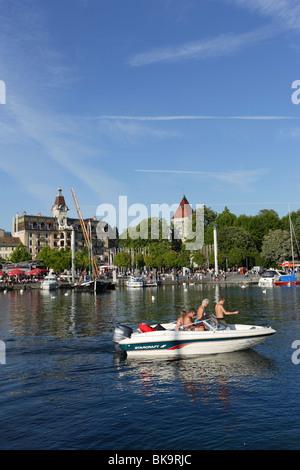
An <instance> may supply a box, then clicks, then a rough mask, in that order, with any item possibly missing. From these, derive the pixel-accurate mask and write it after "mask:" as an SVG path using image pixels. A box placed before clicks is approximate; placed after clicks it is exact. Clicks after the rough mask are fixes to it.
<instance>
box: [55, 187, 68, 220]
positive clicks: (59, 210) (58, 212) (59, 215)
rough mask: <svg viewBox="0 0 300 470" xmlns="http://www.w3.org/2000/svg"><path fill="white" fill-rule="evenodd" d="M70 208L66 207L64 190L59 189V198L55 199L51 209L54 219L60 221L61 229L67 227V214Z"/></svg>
mask: <svg viewBox="0 0 300 470" xmlns="http://www.w3.org/2000/svg"><path fill="white" fill-rule="evenodd" d="M68 210H69V208H68V207H67V205H66V202H65V198H64V196H63V195H62V189H61V188H58V190H57V196H56V198H55V202H54V204H53V206H52V208H51V211H52V213H53V217H55V218H56V219H57V221H58V224H59V226H60V227H61V228H63V227H65V228H66V227H67V225H68V224H67V213H68Z"/></svg>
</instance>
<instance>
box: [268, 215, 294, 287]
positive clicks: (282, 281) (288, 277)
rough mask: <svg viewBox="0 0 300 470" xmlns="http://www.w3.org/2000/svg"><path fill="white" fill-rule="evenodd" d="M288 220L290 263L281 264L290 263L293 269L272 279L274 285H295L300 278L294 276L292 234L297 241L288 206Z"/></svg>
mask: <svg viewBox="0 0 300 470" xmlns="http://www.w3.org/2000/svg"><path fill="white" fill-rule="evenodd" d="M289 220H290V232H291V247H292V263H287V262H286V263H283V264H282V266H285V265H287V264H289V265H291V266H292V267H293V271H292V273H291V274H284V275H282V276H280V277H279V279H278V280H276V281H274V285H275V286H295V285H299V284H300V280H299V279H297V278H296V275H295V260H294V244H293V235H294V237H295V241H296V243H297V239H296V234H295V230H294V226H293V224H292V220H291V214H290V208H289ZM297 248H298V244H297ZM298 251H299V248H298Z"/></svg>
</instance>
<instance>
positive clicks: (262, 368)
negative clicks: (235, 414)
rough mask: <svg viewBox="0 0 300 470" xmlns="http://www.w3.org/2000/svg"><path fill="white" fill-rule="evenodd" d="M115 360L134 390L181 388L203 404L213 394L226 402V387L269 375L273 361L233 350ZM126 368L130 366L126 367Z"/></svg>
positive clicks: (154, 393)
mask: <svg viewBox="0 0 300 470" xmlns="http://www.w3.org/2000/svg"><path fill="white" fill-rule="evenodd" d="M114 362H115V364H116V365H117V366H121V368H120V371H121V373H123V372H124V370H125V369H126V374H127V375H128V376H131V380H132V384H133V391H134V393H139V394H142V395H144V396H146V397H147V398H151V397H155V396H157V395H158V392H159V393H160V394H161V393H163V391H165V392H166V393H170V386H172V385H173V386H174V385H175V386H176V388H179V387H180V386H181V387H182V391H183V392H184V394H185V396H186V398H187V399H188V400H189V401H191V402H193V401H197V400H200V401H202V402H203V403H205V402H206V401H207V400H208V399H209V398H210V397H211V395H212V394H214V395H216V396H218V397H219V399H220V400H221V402H220V403H227V404H228V397H229V390H230V389H231V388H232V387H233V385H234V386H235V387H241V388H243V387H244V386H245V384H246V383H247V382H248V379H249V378H251V380H253V379H254V380H256V379H261V378H266V377H272V375H273V373H274V366H273V363H272V360H271V359H269V358H266V357H265V356H263V355H261V354H259V353H257V352H256V351H254V350H248V351H240V352H235V353H227V354H219V355H210V356H198V357H187V358H181V359H168V360H165V359H164V360H162V359H159V358H157V359H156V358H151V359H148V360H147V359H143V360H141V359H139V360H138V359H133V358H130V360H129V359H127V358H126V357H125V356H122V355H120V354H117V353H116V354H115V357H114ZM127 367H129V369H127Z"/></svg>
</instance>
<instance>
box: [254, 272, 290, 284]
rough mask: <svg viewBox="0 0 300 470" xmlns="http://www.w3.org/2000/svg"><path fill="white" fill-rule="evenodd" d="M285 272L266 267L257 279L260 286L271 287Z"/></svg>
mask: <svg viewBox="0 0 300 470" xmlns="http://www.w3.org/2000/svg"><path fill="white" fill-rule="evenodd" d="M284 274H285V273H284V272H283V271H279V270H278V269H267V270H266V271H264V272H263V273H262V275H261V277H260V279H259V281H258V285H259V286H260V287H273V285H274V283H275V282H277V281H279V280H280V277H281V276H283V275H284Z"/></svg>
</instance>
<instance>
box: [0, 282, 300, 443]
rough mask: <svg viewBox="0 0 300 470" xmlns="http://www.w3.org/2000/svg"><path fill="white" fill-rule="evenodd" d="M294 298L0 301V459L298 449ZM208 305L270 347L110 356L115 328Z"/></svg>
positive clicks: (250, 293)
mask: <svg viewBox="0 0 300 470" xmlns="http://www.w3.org/2000/svg"><path fill="white" fill-rule="evenodd" d="M299 292H300V288H299V287H278V288H277V287H276V288H273V289H268V290H267V292H266V293H265V294H264V293H263V292H262V289H260V288H258V287H256V286H252V287H247V288H246V289H241V288H240V287H238V286H226V287H219V286H217V287H213V286H206V287H205V286H194V287H190V288H189V289H188V291H187V292H185V291H184V290H183V289H182V287H161V288H159V289H158V290H153V289H151V288H149V289H144V290H126V289H117V290H116V291H112V292H109V293H107V294H105V295H101V296H96V297H94V296H93V295H91V294H86V293H80V294H76V293H75V292H72V291H70V292H68V295H65V294H64V292H57V293H55V294H52V293H50V294H49V293H43V292H40V291H25V292H24V294H23V295H22V294H20V293H18V292H8V293H7V294H3V293H0V332H1V335H0V339H1V340H2V341H4V343H5V346H6V364H0V406H1V430H2V432H1V437H0V448H1V449H100V450H101V449H109V450H113V449H116V450H122V449H137V450H143V449H145V450H147V449H149V450H152V449H156V450H160V449H161V450H162V449H164V450H166V449H168V450H178V449H180V450H199V449H234V450H235V449H237V450H239V449H247V450H248V449H271V450H272V449H282V450H284V449H298V448H299V447H300V426H299V425H300V396H299V394H300V392H299V390H300V379H299V374H300V364H299V365H298V364H294V363H293V362H292V354H293V353H295V349H293V348H292V344H293V342H294V341H295V340H299V341H300V308H299ZM219 294H222V295H223V294H225V296H226V298H227V302H226V307H227V309H228V310H236V309H238V310H239V311H240V313H239V315H238V316H236V315H235V316H234V317H231V318H233V319H234V321H236V322H238V323H253V324H261V325H267V326H272V327H273V328H275V329H276V330H277V333H276V335H274V336H272V337H270V338H268V339H267V340H266V341H265V342H263V343H262V344H261V345H258V346H257V347H256V348H255V349H254V350H249V351H244V352H239V353H231V354H224V355H215V356H203V357H197V358H185V359H176V360H166V359H163V360H160V359H151V360H148V359H140V360H138V359H134V360H133V359H130V360H129V359H127V358H126V357H124V356H122V355H119V354H118V353H116V352H115V351H114V349H113V345H112V341H111V336H112V332H113V328H114V325H115V323H117V322H123V323H125V324H128V325H131V326H136V325H138V324H139V323H140V322H141V321H152V320H153V321H159V322H163V321H170V320H174V319H176V317H177V315H178V313H179V312H180V310H181V309H182V308H185V309H189V308H190V307H195V308H197V307H198V306H199V304H200V302H201V300H202V299H203V298H204V297H208V298H209V299H210V306H211V307H210V308H208V311H213V305H214V303H215V300H216V298H217V297H218V295H219ZM152 295H154V296H155V299H154V300H152ZM299 357H300V355H299Z"/></svg>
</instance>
